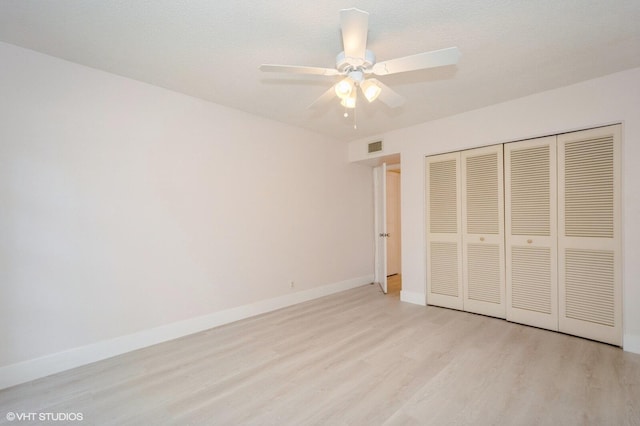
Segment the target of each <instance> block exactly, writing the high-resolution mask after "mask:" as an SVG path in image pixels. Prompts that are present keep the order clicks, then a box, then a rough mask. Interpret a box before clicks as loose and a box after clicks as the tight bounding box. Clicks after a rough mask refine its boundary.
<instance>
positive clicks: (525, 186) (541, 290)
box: [504, 136, 558, 331]
mask: <svg viewBox="0 0 640 426" xmlns="http://www.w3.org/2000/svg"><path fill="white" fill-rule="evenodd" d="M556 164H557V161H556V137H555V136H549V137H545V138H538V139H532V140H527V141H522V142H513V143H508V144H505V145H504V165H505V171H504V172H505V200H506V202H505V226H506V229H505V232H506V255H507V259H506V272H507V273H506V280H507V319H508V320H509V321H514V322H519V323H522V324H527V325H533V326H535V327H541V328H546V329H549V330H555V331H557V330H558V269H557V265H558V262H557V259H558V241H557V238H558V236H557V223H556V220H557V202H556V201H557V195H556V194H557V191H556V189H557V186H558V184H557V179H556V176H557V174H556Z"/></svg>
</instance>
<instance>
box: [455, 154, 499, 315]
mask: <svg viewBox="0 0 640 426" xmlns="http://www.w3.org/2000/svg"><path fill="white" fill-rule="evenodd" d="M461 165H462V243H463V248H462V253H463V258H462V265H463V277H464V279H463V290H464V291H463V294H464V310H465V311H469V312H475V313H479V314H485V315H491V316H495V317H499V318H506V304H505V274H504V271H505V264H504V192H503V183H504V176H503V163H502V145H495V146H490V147H486V148H478V149H473V150H468V151H463V152H461Z"/></svg>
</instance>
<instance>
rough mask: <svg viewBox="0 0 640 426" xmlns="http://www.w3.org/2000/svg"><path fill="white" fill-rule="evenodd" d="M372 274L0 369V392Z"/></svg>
mask: <svg viewBox="0 0 640 426" xmlns="http://www.w3.org/2000/svg"><path fill="white" fill-rule="evenodd" d="M372 281H373V275H367V276H363V277H358V278H353V279H350V280H346V281H340V282H337V283H333V284H328V285H324V286H321V287H316V288H313V289H310V290H304V291H299V292H296V293H292V294H287V295H285V296H280V297H275V298H272V299H267V300H263V301H260V302H256V303H251V304H248V305H243V306H238V307H236V308H231V309H226V310H224V311H219V312H214V313H212V314H209V315H205V316H201V317H196V318H191V319H188V320H184V321H179V322H175V323H171V324H167V325H163V326H160V327H156V328H152V329H149V330H144V331H141V332H138V333H134V334H128V335H126V336H121V337H117V338H115V339H111V340H105V341H101V342H97V343H93V344H90V345H87V346H81V347H77V348H73V349H70V350H68V351H64V352H57V353H54V354H51V355H46V356H44V357H41V358H36V359H31V360H28V361H23V362H19V363H16V364H11V365H7V366H4V367H0V389H5V388H8V387H10V386H15V385H18V384H21V383H25V382H29V381H31V380H35V379H39V378H41V377H46V376H49V375H51V374H55V373H59V372H61V371H65V370H70V369H72V368H75V367H80V366H82V365H86V364H90V363H92V362H96V361H100V360H103V359H107V358H111V357H113V356H116V355H121V354H124V353H127V352H131V351H134V350H137V349H141V348H144V347H147V346H152V345H155V344H158V343H162V342H166V341H168V340H173V339H177V338H179V337H183V336H187V335H189V334H193V333H198V332H200V331H204V330H208V329H210V328H213V327H217V326H220V325H223V324H228V323H231V322H234V321H238V320H241V319H244V318H248V317H252V316H256V315H260V314H264V313H266V312H271V311H275V310H277V309H281V308H285V307H287V306H291V305H295V304H297V303H302V302H306V301H308V300H313V299H317V298H320V297H324V296H328V295H330V294H334V293H338V292H341V291H345V290H349V289H352V288H355V287H359V286H361V285H364V284H370V283H371V282H372Z"/></svg>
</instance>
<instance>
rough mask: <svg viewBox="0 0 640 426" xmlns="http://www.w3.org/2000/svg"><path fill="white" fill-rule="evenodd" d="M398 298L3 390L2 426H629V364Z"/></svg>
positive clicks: (534, 332)
mask: <svg viewBox="0 0 640 426" xmlns="http://www.w3.org/2000/svg"><path fill="white" fill-rule="evenodd" d="M391 279H392V280H396V281H399V279H400V278H399V277H397V278H393V277H392V278H391ZM399 290H400V283H399V282H393V281H392V286H391V287H390V292H389V294H388V295H384V294H382V292H381V291H380V289H379V287H378V286H376V285H367V286H363V287H359V288H356V289H353V290H350V291H346V292H343V293H339V294H335V295H332V296H328V297H325V298H322V299H318V300H314V301H310V302H306V303H303V304H300V305H296V306H292V307H289V308H285V309H282V310H279V311H276V312H272V313H268V314H265V315H261V316H258V317H254V318H249V319H246V320H243V321H239V322H236V323H233V324H228V325H225V326H222V327H218V328H215V329H211V330H207V331H204V332H202V333H198V334H194V335H191V336H186V337H184V338H181V339H177V340H174V341H171V342H166V343H163V344H160V345H156V346H152V347H149V348H145V349H141V350H138V351H135V352H131V353H128V354H125V355H121V356H118V357H114V358H111V359H108V360H105V361H101V362H97V363H94V364H91V365H87V366H83V367H80V368H76V369H74V370H70V371H67V372H63V373H60V374H56V375H53V376H50V377H47V378H44V379H40V380H36V381H33V382H30V383H26V384H23V385H20V386H15V387H13V388H10V389H5V390H3V391H0V425H4V424H16V422H15V421H14V422H10V421H8V420H7V419H6V414H7V413H8V412H16V413H20V412H24V413H33V412H35V413H46V412H52V413H65V412H74V413H82V414H83V418H84V420H83V421H82V422H81V423H80V422H75V423H76V424H91V425H141V424H147V425H151V424H153V425H158V424H192V425H195V424H206V425H235V424H255V425H265V424H267V425H268V424H272V425H284V424H286V425H289V424H290V425H325V424H326V425H382V424H386V425H430V424H433V425H443V424H458V425H467V424H468V425H503V424H504V425H516V424H517V425H558V424H562V425H584V424H592V425H640V355H635V354H630V353H626V352H623V351H622V350H621V349H619V348H615V347H612V346H609V345H605V344H601V343H597V342H593V341H589V340H584V339H580V338H577V337H572V336H567V335H563V334H559V333H553V332H550V331H546V330H541V329H536V328H532V327H526V326H522V325H518V324H513V323H509V322H506V321H503V320H499V319H494V318H489V317H485V316H481V315H474V314H469V313H464V312H458V311H453V310H449V309H442V308H436V307H426V308H425V307H421V306H416V305H410V304H405V303H401V302H400V301H399ZM18 423H19V424H21V425H24V424H39V422H38V421H35V422H28V421H20V422H18ZM58 424H60V423H58Z"/></svg>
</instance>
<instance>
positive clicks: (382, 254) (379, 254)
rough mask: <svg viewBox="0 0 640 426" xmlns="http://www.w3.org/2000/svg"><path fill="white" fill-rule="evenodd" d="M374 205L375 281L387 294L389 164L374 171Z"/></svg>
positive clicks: (383, 164)
mask: <svg viewBox="0 0 640 426" xmlns="http://www.w3.org/2000/svg"><path fill="white" fill-rule="evenodd" d="M373 191H374V194H373V203H374V210H375V215H374V228H375V236H374V238H375V241H376V247H375V271H374V281H375V282H377V283H378V284H379V285H380V288H382V291H383V292H384V293H385V294H386V293H387V211H386V210H387V164H386V163H382V165H381V166H378V167H375V168H374V169H373Z"/></svg>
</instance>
